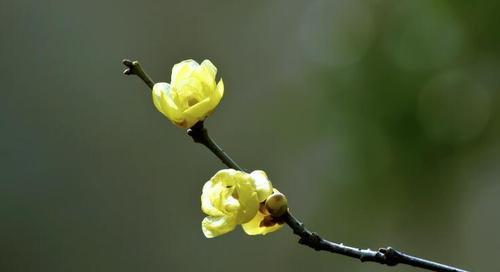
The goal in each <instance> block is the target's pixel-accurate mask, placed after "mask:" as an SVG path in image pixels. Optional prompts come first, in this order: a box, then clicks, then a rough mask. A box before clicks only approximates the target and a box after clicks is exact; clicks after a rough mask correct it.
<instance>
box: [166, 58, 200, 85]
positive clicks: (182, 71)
mask: <svg viewBox="0 0 500 272" xmlns="http://www.w3.org/2000/svg"><path fill="white" fill-rule="evenodd" d="M199 66H200V65H199V64H198V63H197V62H196V61H194V60H192V59H188V60H183V61H181V62H179V63H177V64H176V65H174V67H173V68H172V76H171V79H170V83H171V84H172V85H174V86H175V85H177V83H178V81H179V80H182V79H185V78H188V77H190V76H191V74H192V73H193V72H194V71H195V70H196V69H197V68H198V67H199Z"/></svg>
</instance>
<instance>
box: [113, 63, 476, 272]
mask: <svg viewBox="0 0 500 272" xmlns="http://www.w3.org/2000/svg"><path fill="white" fill-rule="evenodd" d="M123 64H124V65H125V66H127V67H128V68H127V69H125V71H123V73H124V74H125V75H137V76H138V77H139V78H141V79H142V81H144V83H146V85H148V87H149V88H150V89H152V88H153V86H154V81H153V80H152V79H151V77H149V76H148V74H146V72H144V70H143V69H142V67H141V65H140V64H139V62H138V61H130V60H127V59H125V60H123ZM187 134H188V135H189V136H191V137H192V138H193V140H194V142H196V143H200V144H203V145H204V146H206V147H207V148H208V149H210V151H212V153H214V154H215V155H216V156H217V157H218V158H219V159H220V160H221V161H222V163H224V164H225V165H227V166H228V167H229V168H232V169H236V170H239V171H245V170H244V169H243V168H241V166H239V165H238V164H237V163H236V162H235V161H234V160H233V159H231V157H229V155H228V154H227V153H226V152H224V150H222V148H221V147H220V146H219V145H217V143H216V142H215V141H214V140H213V139H212V138H210V136H209V135H208V131H207V129H206V128H205V127H204V125H203V121H200V122H198V123H196V124H195V125H194V126H193V127H191V128H190V129H188V131H187ZM280 219H282V220H283V221H284V222H285V223H287V225H288V226H289V227H290V228H291V229H292V230H293V233H294V234H296V235H297V236H299V237H300V239H299V243H300V244H302V245H306V246H308V247H310V248H312V249H314V250H317V251H319V250H324V251H329V252H332V253H337V254H340V255H344V256H349V257H352V258H356V259H359V260H360V261H362V262H375V263H379V264H385V265H388V266H395V265H397V264H407V265H411V266H415V267H419V268H423V269H427V270H431V271H438V272H467V271H465V270H462V269H458V268H454V267H451V266H447V265H444V264H440V263H436V262H432V261H428V260H425V259H421V258H417V257H414V256H411V255H408V254H405V253H402V252H400V251H398V250H395V249H393V248H391V247H387V248H380V249H379V250H378V251H373V250H370V249H359V248H354V247H349V246H344V245H343V244H337V243H334V242H331V241H328V240H326V239H323V238H321V237H320V236H319V235H318V234H316V233H314V232H311V231H309V230H308V229H306V227H305V226H304V224H303V223H302V222H300V221H299V220H297V219H296V218H295V217H294V216H293V215H292V214H291V213H290V211H288V212H287V213H285V214H284V215H282V216H281V217H280Z"/></svg>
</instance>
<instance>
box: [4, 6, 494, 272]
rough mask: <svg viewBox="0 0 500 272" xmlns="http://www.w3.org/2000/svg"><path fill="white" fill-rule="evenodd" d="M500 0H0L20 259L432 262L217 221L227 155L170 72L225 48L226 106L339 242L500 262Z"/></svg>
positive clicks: (251, 149)
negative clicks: (333, 248) (177, 111)
mask: <svg viewBox="0 0 500 272" xmlns="http://www.w3.org/2000/svg"><path fill="white" fill-rule="evenodd" d="M499 11H500V2H498V1H451V0H449V1H431V0H418V1H409V0H403V1H401V0H392V1H391V0H367V1H361V0H331V1H326V0H323V1H317V0H315V1H287V0H277V1H246V2H244V1H229V0H225V1H222V0H221V1H191V0H184V1H152V0H145V1H131V0H125V1H96V0H88V1H75V0H66V1H63V0H52V1H50V0H16V1H12V0H11V1H8V0H0V86H1V87H0V88H1V92H0V94H1V97H0V132H1V134H0V154H1V156H0V169H1V170H0V271H6V272H10V271H47V272H57V271H65V272H66V271H98V272H100V271H103V272H104V271H106V272H107V271H120V272H126V271H199V270H204V271H240V272H244V271H257V270H258V271H268V270H269V271H271V270H272V271H305V270H306V269H307V270H309V271H417V270H416V269H414V268H411V267H404V266H398V267H395V268H389V267H385V266H381V265H378V264H370V263H364V264H363V263H360V262H359V261H357V260H355V259H351V258H347V257H343V256H339V255H333V254H329V253H324V252H315V251H313V250H311V249H309V248H306V247H303V246H300V245H298V244H297V243H296V237H295V236H294V235H292V234H291V231H290V230H289V229H288V228H287V227H285V228H283V229H282V230H281V231H279V232H277V233H273V234H271V235H268V236H264V237H249V236H246V235H245V234H244V233H243V232H242V231H241V230H237V231H235V232H232V233H230V234H228V235H225V236H222V237H220V238H216V239H206V238H204V236H203V234H202V232H201V229H200V222H201V220H202V218H203V214H202V213H201V211H200V200H199V197H200V194H201V187H202V185H203V183H204V182H205V181H206V180H207V179H209V178H210V177H211V176H212V175H213V174H214V173H215V172H216V171H218V170H219V169H222V168H224V166H223V165H222V164H221V163H220V162H219V161H218V160H217V159H216V158H215V157H214V156H213V155H212V154H211V153H209V152H208V151H207V150H206V149H204V148H203V147H202V146H200V145H196V144H193V143H192V140H191V139H190V138H189V137H187V136H186V135H185V131H183V130H181V129H178V128H176V127H174V126H172V125H171V124H170V122H169V121H168V120H166V119H165V118H163V117H162V115H161V114H160V113H158V112H157V111H156V110H155V109H154V106H153V105H152V103H151V96H150V92H149V91H148V90H147V88H146V86H145V85H144V84H143V83H142V82H140V81H139V79H137V78H135V77H125V76H123V75H122V74H121V72H122V70H123V69H124V67H123V66H122V64H121V63H120V61H121V60H122V59H123V58H131V59H138V60H140V61H141V62H142V64H143V65H144V67H145V69H146V70H147V71H149V73H150V74H151V76H152V77H153V78H154V79H155V80H156V81H169V80H170V70H171V67H172V65H173V64H175V63H177V62H179V61H181V60H183V59H188V58H193V59H195V60H198V61H201V60H203V59H204V58H209V59H211V60H212V61H213V62H214V63H215V65H216V66H217V67H218V68H219V74H218V75H219V76H222V77H223V79H224V82H225V86H226V93H225V97H224V99H223V101H222V103H221V104H220V106H219V108H218V109H217V111H216V113H215V114H214V115H213V116H212V117H210V119H209V120H208V121H207V126H208V128H209V130H210V132H211V135H212V136H213V137H214V138H216V139H217V140H218V142H219V143H220V144H221V145H222V146H223V147H224V148H225V149H226V151H228V152H229V153H230V154H231V155H232V156H233V158H234V159H236V160H237V161H238V162H239V163H240V164H241V165H243V166H244V167H246V168H247V169H263V170H265V171H266V172H267V173H268V175H269V176H270V177H271V179H272V181H273V183H274V185H275V186H276V187H278V188H279V189H280V190H281V191H282V192H284V193H286V194H287V195H288V198H289V202H290V206H291V209H292V211H293V212H294V213H295V215H296V216H297V217H299V218H300V219H301V220H303V221H304V222H306V224H307V226H308V227H309V228H310V229H312V230H314V231H317V232H318V233H320V234H322V235H324V236H325V237H327V238H330V239H331V240H333V241H337V242H344V243H346V244H348V245H353V246H358V247H363V248H367V247H368V248H372V249H376V248H377V247H380V246H388V245H390V246H393V247H396V248H398V249H402V250H404V251H406V252H408V253H411V254H414V255H417V256H421V257H425V258H430V259H433V260H436V261H440V262H443V263H447V264H451V265H456V266H459V267H463V268H466V269H469V270H472V271H499V270H500V264H499V263H498V261H497V260H496V258H498V257H499V256H500V237H499V235H498V230H499V229H500V214H499V206H500V183H499V177H500V167H499V166H500V164H499V162H500V137H499V136H500V111H499V105H500V96H499V94H498V91H499V88H500V46H499V45H500V30H499V26H500V16H499V15H498V13H499Z"/></svg>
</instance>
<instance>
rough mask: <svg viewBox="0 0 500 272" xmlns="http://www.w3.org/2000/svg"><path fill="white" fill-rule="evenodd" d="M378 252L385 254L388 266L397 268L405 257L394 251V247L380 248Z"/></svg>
mask: <svg viewBox="0 0 500 272" xmlns="http://www.w3.org/2000/svg"><path fill="white" fill-rule="evenodd" d="M378 251H379V252H380V253H382V254H383V258H384V262H385V264H386V265H388V266H395V265H397V264H399V263H400V262H401V259H402V257H403V255H402V254H401V253H400V252H399V251H397V250H395V249H393V248H392V247H387V248H380V249H379V250H378Z"/></svg>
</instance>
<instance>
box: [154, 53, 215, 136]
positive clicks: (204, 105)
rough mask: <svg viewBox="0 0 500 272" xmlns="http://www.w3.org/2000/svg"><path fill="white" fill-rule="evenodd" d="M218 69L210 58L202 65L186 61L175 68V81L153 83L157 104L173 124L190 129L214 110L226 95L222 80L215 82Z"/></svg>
mask: <svg viewBox="0 0 500 272" xmlns="http://www.w3.org/2000/svg"><path fill="white" fill-rule="evenodd" d="M216 74H217V68H216V67H215V66H214V65H213V64H212V62H210V61H209V60H204V61H203V62H202V63H201V65H200V64H198V63H197V62H196V61H194V60H185V61H182V62H180V63H177V64H176V65H174V67H173V68H172V76H171V82H170V84H169V83H166V82H159V83H156V84H155V85H154V86H153V92H152V93H153V103H154V104H155V106H156V108H157V109H158V111H160V112H161V113H163V114H164V115H165V116H166V117H167V118H168V119H170V121H172V123H174V124H175V125H177V126H180V127H183V128H190V127H192V126H193V125H194V124H196V122H198V121H201V120H204V119H205V118H206V117H207V116H209V115H210V113H212V111H213V110H214V109H215V107H216V106H217V105H218V104H219V102H220V100H221V98H222V96H223V95H224V83H223V82H222V79H221V80H220V81H219V83H217V84H216V82H215V75H216Z"/></svg>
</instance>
